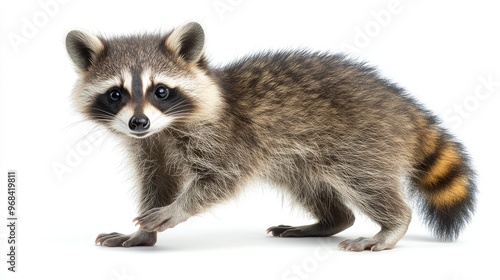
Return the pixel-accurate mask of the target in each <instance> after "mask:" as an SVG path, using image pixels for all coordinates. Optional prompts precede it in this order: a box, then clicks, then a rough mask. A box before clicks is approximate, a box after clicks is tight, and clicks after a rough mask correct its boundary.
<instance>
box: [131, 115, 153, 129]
mask: <svg viewBox="0 0 500 280" xmlns="http://www.w3.org/2000/svg"><path fill="white" fill-rule="evenodd" d="M149 124H150V123H149V119H148V117H146V115H137V116H133V117H131V118H130V122H129V123H128V127H130V129H131V130H133V131H135V132H141V131H145V130H148V128H149Z"/></svg>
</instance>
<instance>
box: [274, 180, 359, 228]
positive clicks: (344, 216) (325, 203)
mask: <svg viewBox="0 0 500 280" xmlns="http://www.w3.org/2000/svg"><path fill="white" fill-rule="evenodd" d="M292 195H294V196H295V199H296V200H297V201H298V202H299V203H300V204H301V205H302V206H304V208H305V209H307V210H308V211H309V212H311V213H312V214H313V215H314V216H315V217H316V218H317V219H318V222H317V223H315V224H312V225H305V226H286V225H279V226H274V227H270V228H268V229H267V233H272V235H273V236H279V237H325V236H331V235H334V234H337V233H339V232H341V231H343V230H345V229H347V228H349V227H350V226H352V224H353V223H354V215H353V213H352V211H351V210H350V209H349V208H347V206H345V205H344V203H343V202H342V201H341V200H340V198H339V197H338V194H337V193H336V191H335V189H334V188H333V187H332V186H329V185H326V184H324V185H321V186H319V187H318V188H315V189H314V190H311V189H299V188H297V189H293V190H292Z"/></svg>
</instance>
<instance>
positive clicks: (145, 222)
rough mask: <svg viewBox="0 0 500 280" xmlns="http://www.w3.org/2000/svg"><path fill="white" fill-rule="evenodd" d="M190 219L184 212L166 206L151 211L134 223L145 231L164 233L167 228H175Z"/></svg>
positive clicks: (136, 219)
mask: <svg viewBox="0 0 500 280" xmlns="http://www.w3.org/2000/svg"><path fill="white" fill-rule="evenodd" d="M188 217H189V216H188V215H187V214H186V213H185V212H183V211H179V210H175V208H173V207H171V206H165V207H158V208H153V209H150V210H148V211H146V212H145V213H144V214H142V215H141V216H139V217H137V218H135V219H134V220H133V221H134V222H136V225H139V226H140V229H141V230H143V231H147V232H155V231H157V232H162V231H165V230H166V229H167V228H173V227H175V226H176V225H178V224H179V223H182V222H184V221H185V220H187V219H188Z"/></svg>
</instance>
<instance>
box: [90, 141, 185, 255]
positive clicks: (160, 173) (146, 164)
mask: <svg viewBox="0 0 500 280" xmlns="http://www.w3.org/2000/svg"><path fill="white" fill-rule="evenodd" d="M152 147H153V148H154V146H152ZM158 154H161V153H160V152H159V151H156V150H151V151H145V155H143V156H144V158H145V159H141V160H140V162H142V163H143V164H142V165H141V166H140V167H141V169H142V170H144V172H145V173H147V174H148V176H144V177H141V178H140V186H139V195H140V210H139V211H140V212H139V213H141V214H144V213H147V212H148V211H149V210H151V209H155V208H156V207H161V206H166V205H169V204H171V203H172V202H173V201H174V198H175V196H176V195H177V194H178V193H179V191H180V186H181V185H182V183H183V178H182V177H181V176H174V175H172V174H177V172H175V169H174V168H175V166H168V168H158V166H165V163H164V162H162V161H163V159H162V158H160V157H158V158H155V157H152V156H151V155H158ZM156 238H157V233H156V232H154V231H145V230H142V229H139V230H137V231H136V232H135V233H132V234H122V233H116V232H113V233H104V234H99V235H98V236H97V238H96V240H95V243H96V244H100V245H102V246H108V247H131V246H153V245H154V244H155V243H156Z"/></svg>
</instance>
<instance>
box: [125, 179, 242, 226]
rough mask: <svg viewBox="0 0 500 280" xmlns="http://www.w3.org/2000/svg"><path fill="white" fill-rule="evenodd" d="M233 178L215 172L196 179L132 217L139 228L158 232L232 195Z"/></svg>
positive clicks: (234, 180)
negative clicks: (163, 203)
mask: <svg viewBox="0 0 500 280" xmlns="http://www.w3.org/2000/svg"><path fill="white" fill-rule="evenodd" d="M236 182H237V180H236V179H228V178H227V177H224V178H222V177H219V176H216V175H210V176H204V177H203V178H198V179H195V180H194V181H193V182H192V183H191V184H190V185H189V186H188V187H187V188H186V189H185V190H184V191H183V192H182V193H181V194H180V195H179V196H178V197H177V198H176V200H175V201H174V202H173V203H172V204H170V205H168V206H164V207H158V208H154V209H151V210H149V211H146V212H145V213H144V214H143V215H141V216H139V217H137V218H135V219H134V221H135V222H137V225H139V226H140V229H141V230H144V231H147V232H161V231H164V230H166V229H168V228H173V227H175V226H176V225H178V224H179V223H181V222H184V221H186V220H187V219H188V218H189V217H191V216H193V215H196V214H199V213H201V212H203V211H204V210H206V209H208V208H210V207H211V206H213V205H215V204H218V203H220V202H222V201H224V200H226V199H228V198H230V197H231V196H233V195H234V193H235V191H236V186H237V184H236Z"/></svg>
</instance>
